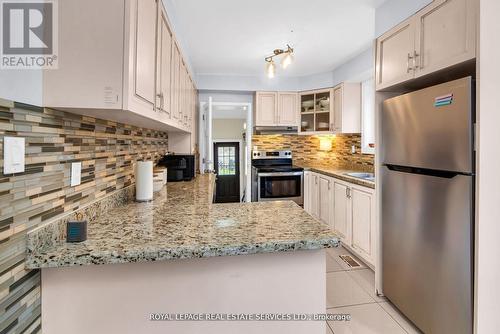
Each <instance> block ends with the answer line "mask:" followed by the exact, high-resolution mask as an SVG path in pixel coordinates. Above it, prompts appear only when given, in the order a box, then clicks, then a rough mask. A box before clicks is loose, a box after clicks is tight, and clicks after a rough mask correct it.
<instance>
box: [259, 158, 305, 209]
mask: <svg viewBox="0 0 500 334" xmlns="http://www.w3.org/2000/svg"><path fill="white" fill-rule="evenodd" d="M303 181H304V169H303V168H301V167H295V166H293V164H292V152H291V151H253V152H252V202H261V201H280V200H292V201H294V202H296V203H297V204H299V205H303V203H304V194H303V192H304V186H303Z"/></svg>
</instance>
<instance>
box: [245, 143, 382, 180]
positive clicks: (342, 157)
mask: <svg viewBox="0 0 500 334" xmlns="http://www.w3.org/2000/svg"><path fill="white" fill-rule="evenodd" d="M320 138H326V139H328V138H330V139H331V140H333V142H332V149H331V150H330V151H321V150H320V149H319V147H320ZM353 145H354V146H355V147H356V153H354V154H352V153H351V146H353ZM252 146H257V147H258V148H259V149H260V150H281V149H291V150H292V152H293V159H294V162H295V163H297V164H299V165H317V166H324V167H330V168H331V167H335V168H339V169H345V170H360V171H365V172H373V170H374V156H373V155H371V154H361V135H359V134H349V135H335V136H333V135H318V136H302V135H289V134H287V135H254V136H253V138H252Z"/></svg>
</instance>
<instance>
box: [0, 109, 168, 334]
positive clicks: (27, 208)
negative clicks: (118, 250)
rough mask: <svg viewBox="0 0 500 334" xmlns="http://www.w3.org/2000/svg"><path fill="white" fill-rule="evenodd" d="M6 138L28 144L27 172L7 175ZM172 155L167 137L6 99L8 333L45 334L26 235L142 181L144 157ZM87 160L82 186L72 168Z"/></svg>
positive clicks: (0, 134)
mask: <svg viewBox="0 0 500 334" xmlns="http://www.w3.org/2000/svg"><path fill="white" fill-rule="evenodd" d="M4 136H14V137H24V138H26V158H25V159H26V160H25V162H26V166H25V171H24V172H23V173H19V174H15V175H5V174H3V138H4ZM167 151H168V135H167V133H166V132H160V131H155V130H148V129H142V128H137V127H135V126H130V125H124V124H119V123H115V122H111V121H106V120H101V119H96V118H92V117H86V116H81V115H75V114H70V113H66V112H63V111H59V110H53V109H47V108H39V107H33V106H27V105H22V104H17V103H12V102H8V101H4V100H0V157H1V158H0V171H1V173H0V333H7V332H8V333H21V332H23V333H37V332H39V331H40V326H41V325H40V273H39V271H37V270H32V271H29V270H25V267H24V261H25V251H26V233H27V231H28V230H29V229H32V228H34V227H36V226H38V225H40V224H42V223H44V222H48V221H50V220H52V219H54V218H56V217H59V216H61V215H64V214H67V213H71V212H73V211H75V210H77V209H78V208H81V207H82V206H84V205H86V204H88V203H91V202H93V201H95V200H97V199H100V198H103V197H104V196H105V195H107V194H109V193H112V192H114V191H115V190H118V189H122V188H124V187H127V186H128V185H131V184H133V182H134V164H135V161H137V160H139V159H146V160H151V159H152V160H157V159H158V158H159V157H160V156H161V155H163V154H164V153H166V152H167ZM77 161H81V162H82V178H81V184H80V185H78V186H75V187H70V166H71V163H72V162H77Z"/></svg>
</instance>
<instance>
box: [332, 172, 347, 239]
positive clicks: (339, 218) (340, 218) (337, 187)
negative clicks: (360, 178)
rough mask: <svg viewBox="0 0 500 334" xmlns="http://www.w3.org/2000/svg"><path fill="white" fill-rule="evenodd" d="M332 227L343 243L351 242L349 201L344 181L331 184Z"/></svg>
mask: <svg viewBox="0 0 500 334" xmlns="http://www.w3.org/2000/svg"><path fill="white" fill-rule="evenodd" d="M333 189H334V191H333V203H332V206H333V229H334V230H335V231H336V232H337V233H338V235H339V236H340V239H341V240H342V242H343V243H344V244H347V245H350V244H351V228H350V227H351V224H350V211H351V210H350V207H349V206H350V201H349V197H348V194H347V192H348V191H349V187H348V186H347V185H346V184H345V183H340V182H337V181H335V183H334V185H333Z"/></svg>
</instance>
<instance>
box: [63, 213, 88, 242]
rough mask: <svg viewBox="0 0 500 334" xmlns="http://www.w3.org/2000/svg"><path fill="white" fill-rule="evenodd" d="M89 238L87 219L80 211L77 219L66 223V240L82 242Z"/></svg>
mask: <svg viewBox="0 0 500 334" xmlns="http://www.w3.org/2000/svg"><path fill="white" fill-rule="evenodd" d="M85 240H87V221H86V220H83V215H82V214H81V213H78V214H77V215H76V220H73V221H72V220H70V221H68V222H67V223H66V242H82V241H85Z"/></svg>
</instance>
